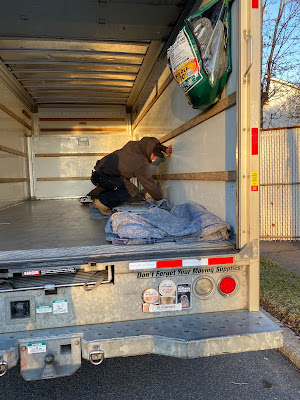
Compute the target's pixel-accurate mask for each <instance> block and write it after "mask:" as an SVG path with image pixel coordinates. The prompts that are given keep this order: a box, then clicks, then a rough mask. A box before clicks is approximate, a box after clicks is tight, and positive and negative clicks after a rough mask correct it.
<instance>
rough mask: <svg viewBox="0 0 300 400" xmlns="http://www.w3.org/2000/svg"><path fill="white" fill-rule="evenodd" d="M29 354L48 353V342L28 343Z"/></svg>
mask: <svg viewBox="0 0 300 400" xmlns="http://www.w3.org/2000/svg"><path fill="white" fill-rule="evenodd" d="M27 347H28V354H36V353H46V342H40V343H28V346H27Z"/></svg>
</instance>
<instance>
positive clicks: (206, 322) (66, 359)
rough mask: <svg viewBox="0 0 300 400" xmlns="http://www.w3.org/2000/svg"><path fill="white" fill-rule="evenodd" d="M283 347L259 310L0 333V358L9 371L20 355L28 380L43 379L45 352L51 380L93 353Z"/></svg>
mask: <svg viewBox="0 0 300 400" xmlns="http://www.w3.org/2000/svg"><path fill="white" fill-rule="evenodd" d="M38 344H39V345H40V346H38ZM282 344H283V335H282V331H281V329H280V328H279V327H278V326H277V325H276V324H275V323H274V322H272V321H271V320H270V319H269V318H268V317H266V316H265V315H264V314H263V313H261V312H249V311H246V310H242V311H230V312H218V313H207V314H194V315H186V316H175V317H166V318H164V317H160V318H152V319H147V320H137V321H126V322H114V323H107V324H98V325H85V326H77V327H68V328H55V329H47V330H36V331H26V332H16V333H9V334H1V335H0V359H1V357H2V360H3V361H5V362H7V364H8V368H11V367H13V366H14V365H16V363H17V361H18V359H19V355H20V358H21V373H22V375H23V377H24V378H25V379H28V380H31V379H43V378H45V376H43V370H44V369H45V356H46V355H48V354H53V355H54V360H55V363H56V369H54V372H53V375H54V376H46V378H51V377H55V376H62V375H69V374H70V373H73V372H75V371H76V369H77V368H78V367H79V366H80V363H81V356H82V357H83V358H85V359H87V360H90V361H91V352H93V351H96V352H97V351H99V353H100V355H101V357H103V356H104V358H111V357H127V356H136V355H144V354H160V355H165V356H173V357H180V358H196V357H205V356H211V355H217V354H227V353H239V352H245V351H254V350H265V349H272V348H278V347H281V346H282ZM80 347H81V352H80V351H78V348H79V349H80ZM32 349H34V350H32ZM96 358H97V357H96ZM70 365H73V367H74V368H73V370H72V368H71V369H70ZM37 366H38V368H37ZM64 368H65V371H66V373H65V374H64V372H63V371H64ZM33 369H34V371H33ZM46 369H47V371H48V369H49V368H48V366H47V368H46ZM38 370H39V371H40V372H38ZM57 370H59V371H60V373H59V375H58V374H56V373H55V371H57ZM47 373H48V372H47ZM44 375H45V372H44ZM48 375H49V374H48Z"/></svg>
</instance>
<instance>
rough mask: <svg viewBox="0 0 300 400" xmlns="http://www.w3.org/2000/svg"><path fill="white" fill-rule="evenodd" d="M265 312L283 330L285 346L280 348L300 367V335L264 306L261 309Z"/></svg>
mask: <svg viewBox="0 0 300 400" xmlns="http://www.w3.org/2000/svg"><path fill="white" fill-rule="evenodd" d="M260 310H261V312H262V313H263V314H265V315H266V316H267V317H268V318H270V319H271V320H272V321H273V322H275V324H277V325H278V326H279V327H280V328H281V329H282V331H283V346H282V347H280V348H279V349H278V350H279V351H280V352H281V353H282V354H283V355H284V356H285V357H287V358H288V359H289V360H290V361H291V362H292V363H293V364H294V365H295V367H297V368H299V369H300V337H299V336H297V335H296V334H295V333H294V332H293V331H292V330H291V329H289V328H287V327H286V326H285V325H284V324H283V323H282V322H281V321H279V320H278V319H277V318H275V317H273V315H271V314H270V313H268V312H267V311H266V310H264V309H263V308H261V309H260Z"/></svg>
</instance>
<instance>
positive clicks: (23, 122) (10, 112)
mask: <svg viewBox="0 0 300 400" xmlns="http://www.w3.org/2000/svg"><path fill="white" fill-rule="evenodd" d="M0 109H1V110H2V111H4V112H5V113H6V114H8V115H9V116H11V117H12V118H14V119H15V120H16V121H18V122H19V123H20V124H22V125H23V126H25V127H26V128H27V129H29V130H30V131H32V129H33V128H32V126H30V125H28V124H27V122H25V121H24V120H23V119H22V118H20V117H18V116H17V114H15V113H14V112H13V111H11V110H9V109H8V108H7V107H5V106H4V105H3V104H0Z"/></svg>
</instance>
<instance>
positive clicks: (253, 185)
mask: <svg viewBox="0 0 300 400" xmlns="http://www.w3.org/2000/svg"><path fill="white" fill-rule="evenodd" d="M257 191H258V172H251V192H257Z"/></svg>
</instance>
